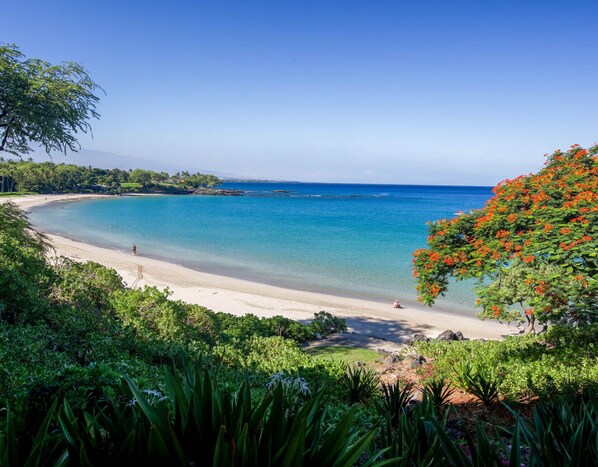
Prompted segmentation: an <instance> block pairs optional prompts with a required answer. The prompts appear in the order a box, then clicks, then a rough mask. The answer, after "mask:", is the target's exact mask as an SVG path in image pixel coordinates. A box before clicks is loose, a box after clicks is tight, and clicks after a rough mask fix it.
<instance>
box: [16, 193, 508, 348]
mask: <svg viewBox="0 0 598 467" xmlns="http://www.w3.org/2000/svg"><path fill="white" fill-rule="evenodd" d="M90 197H97V196H96V195H48V196H45V195H34V196H27V197H17V198H11V201H13V202H15V203H16V204H18V205H19V206H21V207H23V208H24V209H28V208H31V207H33V206H39V205H41V204H45V203H49V202H58V201H72V200H76V199H83V198H90ZM49 237H50V239H51V240H52V243H53V245H54V247H55V249H56V252H57V254H59V255H63V256H66V257H69V258H73V259H76V260H81V261H83V260H91V261H96V262H98V263H100V264H103V265H104V266H107V267H111V268H114V269H115V270H116V271H118V273H119V274H120V275H121V276H122V278H123V279H124V281H125V282H126V283H127V284H128V285H129V286H132V287H142V286H144V285H150V286H156V287H159V288H161V289H162V288H165V287H168V288H169V289H170V290H171V291H172V292H173V297H174V298H175V299H181V300H184V301H186V302H189V303H196V304H199V305H202V306H205V307H207V308H210V309H212V310H214V311H223V312H227V313H233V314H236V315H242V314H246V313H253V314H255V315H257V316H274V315H283V316H286V317H288V318H292V319H296V320H310V319H311V318H313V314H314V313H316V312H318V311H320V310H326V311H328V312H330V313H332V314H333V315H336V316H341V317H343V318H345V319H346V320H347V325H348V326H349V329H350V331H352V332H354V333H355V334H356V336H355V337H356V342H357V343H360V345H363V346H366V347H375V348H378V347H382V348H384V347H388V348H393V347H395V346H393V345H391V342H392V343H399V342H401V341H402V340H404V339H405V338H408V337H411V336H412V335H413V334H415V333H423V334H426V335H428V336H430V337H436V336H437V335H438V334H439V333H441V332H442V331H445V330H447V329H451V330H453V331H461V332H462V333H463V334H464V335H465V337H468V338H486V339H498V338H501V337H502V336H505V335H509V334H514V333H516V331H517V329H516V328H515V327H514V326H507V325H506V324H501V323H498V322H495V321H480V320H479V319H477V318H474V317H468V316H461V315H456V314H451V313H448V312H442V311H439V310H437V309H435V308H434V309H430V308H428V307H425V306H423V305H408V306H406V307H405V308H402V309H399V310H397V309H394V308H393V307H392V304H390V303H389V304H384V303H378V302H374V301H368V300H359V299H354V298H346V297H336V296H332V295H326V294H321V293H313V292H305V291H298V290H292V289H286V288H281V287H275V286H272V285H266V284H261V283H257V282H250V281H247V280H241V279H235V278H232V277H226V276H219V275H215V274H209V273H205V272H200V271H196V270H193V269H189V268H186V267H183V266H180V265H177V264H172V263H168V262H166V261H160V260H156V259H152V258H147V257H144V256H143V252H142V251H139V252H138V253H139V254H138V255H137V256H134V255H132V254H130V253H124V252H122V251H117V250H112V249H108V248H100V247H97V246H94V245H90V244H87V243H82V242H78V241H74V240H71V239H68V238H65V237H61V236H58V235H49ZM372 337H376V338H378V339H376V340H375V341H374V340H372V339H368V338H372ZM379 339H384V340H387V341H389V342H388V345H385V343H384V341H380V340H379Z"/></svg>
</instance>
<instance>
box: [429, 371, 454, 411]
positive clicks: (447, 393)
mask: <svg viewBox="0 0 598 467" xmlns="http://www.w3.org/2000/svg"><path fill="white" fill-rule="evenodd" d="M421 391H422V395H423V400H424V401H426V402H429V403H431V404H432V405H433V406H434V407H440V406H442V405H444V404H446V402H447V401H448V398H449V397H451V395H452V394H453V393H454V392H455V388H454V387H453V385H452V384H451V383H450V381H447V380H445V379H444V378H443V377H442V376H439V377H436V378H432V379H430V380H429V381H428V382H426V384H425V385H424V387H423V388H422V390H421Z"/></svg>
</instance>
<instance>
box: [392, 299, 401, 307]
mask: <svg viewBox="0 0 598 467" xmlns="http://www.w3.org/2000/svg"><path fill="white" fill-rule="evenodd" d="M392 307H393V308H401V304H400V303H399V301H398V300H395V301H394V303H393V304H392Z"/></svg>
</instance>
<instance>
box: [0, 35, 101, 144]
mask: <svg viewBox="0 0 598 467" xmlns="http://www.w3.org/2000/svg"><path fill="white" fill-rule="evenodd" d="M98 89H101V88H100V87H99V86H98V85H97V84H96V83H94V82H93V81H92V80H91V78H90V77H89V75H88V74H87V72H86V71H85V69H84V68H83V67H82V66H81V65H79V64H77V63H74V62H65V63H62V64H60V65H52V64H50V63H48V62H46V61H43V60H39V59H27V58H26V57H25V56H24V55H23V54H22V53H21V52H20V51H19V49H18V48H17V47H16V46H14V45H0V151H5V152H8V153H11V154H14V155H22V154H27V153H29V152H30V151H31V146H30V144H31V143H37V144H39V145H41V146H42V147H43V148H44V149H45V150H46V152H48V153H50V152H51V151H54V150H57V151H62V152H65V153H66V151H67V150H69V149H70V150H71V151H77V150H78V149H80V146H79V143H78V141H77V138H76V136H75V135H76V134H77V133H78V132H82V133H87V132H89V131H91V126H90V124H89V120H90V119H91V118H99V114H98V112H97V111H96V104H97V102H98V101H99V98H98V96H97V95H96V94H95V92H96V91H97V90H98Z"/></svg>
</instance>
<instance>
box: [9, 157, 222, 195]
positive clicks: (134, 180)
mask: <svg viewBox="0 0 598 467" xmlns="http://www.w3.org/2000/svg"><path fill="white" fill-rule="evenodd" d="M220 183H222V181H221V180H220V179H219V178H217V177H215V176H214V175H209V174H199V173H197V174H190V173H188V172H182V173H181V172H179V173H176V174H174V175H169V174H167V173H166V172H154V171H151V170H141V169H135V170H121V169H97V168H93V167H83V166H78V165H74V164H54V163H52V162H41V163H40V162H33V161H31V160H3V159H0V194H3V193H15V192H30V193H86V192H87V193H112V194H118V193H124V192H139V193H145V192H152V193H172V194H186V193H192V192H193V191H194V190H196V189H198V188H201V187H213V186H216V185H218V184H220ZM19 190H20V191H19Z"/></svg>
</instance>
